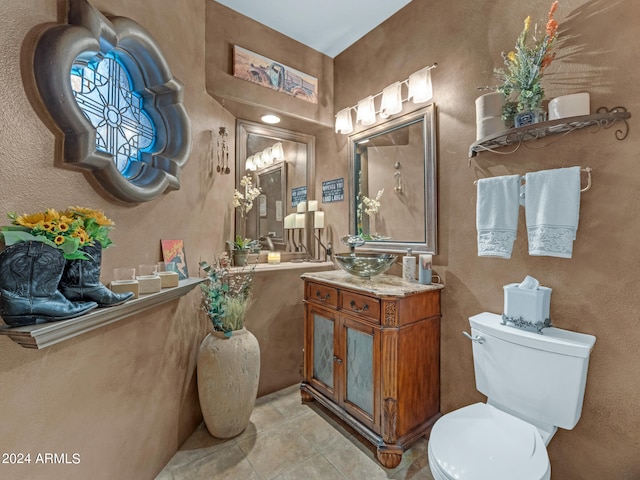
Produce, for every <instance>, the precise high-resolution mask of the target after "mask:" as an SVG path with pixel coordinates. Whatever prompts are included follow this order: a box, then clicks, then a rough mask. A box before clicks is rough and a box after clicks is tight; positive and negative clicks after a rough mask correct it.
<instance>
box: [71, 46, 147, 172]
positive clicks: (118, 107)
mask: <svg viewBox="0 0 640 480" xmlns="http://www.w3.org/2000/svg"><path fill="white" fill-rule="evenodd" d="M71 88H72V90H73V94H74V97H75V100H76V102H77V103H78V106H79V107H80V109H81V110H82V112H83V113H84V115H85V117H87V119H88V120H89V122H91V125H93V127H94V128H95V130H96V149H97V150H100V151H103V152H106V153H110V154H111V155H113V161H114V162H115V164H116V167H117V169H118V171H119V172H120V173H121V174H122V175H123V176H124V177H125V178H132V177H134V176H135V175H136V174H137V173H138V172H139V171H140V166H141V165H140V164H139V163H138V162H142V161H143V160H142V153H143V152H148V151H151V150H152V148H153V147H154V143H155V138H156V135H155V126H154V124H153V122H152V120H151V118H150V117H149V115H148V114H147V113H146V112H145V111H144V110H143V102H142V97H141V96H140V95H138V94H137V93H135V92H134V91H133V89H132V82H131V78H130V76H129V74H128V72H127V69H126V68H125V67H124V65H123V64H122V63H120V62H119V61H118V60H117V59H116V58H115V57H114V56H113V55H106V56H104V57H99V56H96V57H94V59H93V60H92V61H91V62H88V63H86V64H84V63H75V64H74V65H73V67H72V69H71Z"/></svg>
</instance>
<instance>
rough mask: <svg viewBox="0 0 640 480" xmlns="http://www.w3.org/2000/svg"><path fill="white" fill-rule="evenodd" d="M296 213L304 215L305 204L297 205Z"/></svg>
mask: <svg viewBox="0 0 640 480" xmlns="http://www.w3.org/2000/svg"><path fill="white" fill-rule="evenodd" d="M296 208H297V212H298V213H304V212H306V211H307V202H300V203H298V205H297V207H296Z"/></svg>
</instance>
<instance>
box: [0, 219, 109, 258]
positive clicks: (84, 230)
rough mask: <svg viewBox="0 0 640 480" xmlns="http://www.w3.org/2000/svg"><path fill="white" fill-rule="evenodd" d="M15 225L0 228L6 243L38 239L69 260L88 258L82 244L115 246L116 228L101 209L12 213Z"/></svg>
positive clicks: (105, 246) (104, 246)
mask: <svg viewBox="0 0 640 480" xmlns="http://www.w3.org/2000/svg"><path fill="white" fill-rule="evenodd" d="M7 216H8V217H9V219H10V220H11V225H7V226H3V227H0V234H1V235H2V236H3V237H4V243H5V245H7V246H9V245H13V244H15V243H20V242H29V241H37V242H43V243H46V244H48V245H50V246H52V247H55V248H58V249H60V250H62V254H63V255H64V257H65V258H66V259H67V260H76V259H86V258H87V256H86V254H85V253H84V252H83V251H82V250H81V248H82V247H85V246H88V245H95V243H96V242H97V243H99V244H100V245H101V246H102V248H107V247H108V246H109V245H111V243H112V242H111V239H110V238H109V234H110V232H111V229H113V227H114V225H115V224H114V223H113V221H111V220H110V219H108V218H107V217H106V216H105V214H104V213H103V212H102V211H100V210H94V209H91V208H85V207H68V208H67V209H66V210H65V211H63V212H58V211H57V210H55V209H53V208H49V209H47V210H46V211H44V212H37V213H31V214H23V215H18V214H16V213H15V212H12V213H8V214H7Z"/></svg>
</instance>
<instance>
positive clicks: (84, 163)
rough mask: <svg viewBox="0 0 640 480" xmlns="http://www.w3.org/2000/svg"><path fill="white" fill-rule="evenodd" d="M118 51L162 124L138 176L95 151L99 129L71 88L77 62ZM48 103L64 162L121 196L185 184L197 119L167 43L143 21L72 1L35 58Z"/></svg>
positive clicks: (141, 196)
mask: <svg viewBox="0 0 640 480" xmlns="http://www.w3.org/2000/svg"><path fill="white" fill-rule="evenodd" d="M107 54H112V55H114V56H116V57H117V59H118V61H120V62H121V63H122V64H123V65H124V67H125V68H126V69H127V71H128V73H129V76H130V78H131V82H132V90H133V91H134V92H135V93H136V94H138V95H139V96H140V97H141V98H142V105H143V108H144V110H145V111H146V112H147V113H148V114H149V115H150V117H151V118H152V120H153V122H154V125H155V128H156V132H155V133H156V139H155V144H154V145H155V146H154V148H153V151H151V152H144V153H143V154H142V160H143V168H141V169H140V172H139V173H138V174H137V175H135V177H132V178H126V177H125V176H123V175H122V174H121V173H120V171H119V170H118V168H117V166H116V164H115V162H114V158H113V155H111V154H110V153H106V152H103V151H99V150H97V149H96V130H95V128H94V127H93V125H92V124H91V122H90V121H89V120H88V119H87V117H86V116H85V115H84V113H83V111H82V109H81V108H80V107H79V106H78V104H77V102H76V100H75V96H74V92H73V89H72V86H71V81H70V74H71V69H72V67H73V65H74V63H77V62H78V61H87V62H88V61H90V60H91V59H93V58H94V57H96V55H102V56H104V55H107ZM33 70H34V75H35V81H36V86H37V88H38V92H39V93H40V97H41V99H42V102H43V103H44V106H45V107H46V108H47V110H48V112H49V114H50V115H51V117H52V119H53V121H54V122H55V123H56V124H57V126H58V128H59V129H60V130H61V131H62V134H63V137H64V138H63V146H64V148H63V150H64V152H63V162H64V163H65V164H66V165H67V166H68V167H70V168H73V169H79V170H84V171H87V172H89V173H91V174H92V175H93V176H94V177H95V179H96V180H97V181H98V183H99V184H100V185H101V186H102V188H104V190H105V191H106V192H107V193H109V194H111V195H112V196H114V197H115V198H117V199H119V200H122V201H125V202H129V203H139V202H146V201H150V200H153V199H154V198H156V197H158V196H159V195H161V194H162V193H164V192H165V191H171V190H178V189H179V188H180V170H181V168H182V167H183V166H184V165H185V164H186V162H187V160H188V157H189V153H190V152H191V124H190V121H189V118H188V115H187V113H186V109H185V108H184V106H183V105H182V100H183V88H182V84H181V83H180V82H179V81H178V80H177V79H175V78H174V77H173V75H172V74H171V70H170V69H169V66H168V65H167V62H166V61H165V59H164V57H163V55H162V53H161V51H160V48H159V47H158V45H157V44H156V42H155V41H154V40H153V38H152V37H151V35H150V34H149V33H148V32H147V31H146V30H145V29H144V28H142V27H141V26H140V25H139V24H138V23H136V22H134V21H133V20H131V19H129V18H125V17H109V18H107V17H105V16H104V15H102V14H101V13H100V12H99V11H98V10H97V9H95V8H94V7H93V6H92V5H91V4H90V3H89V2H88V1H86V0H70V1H69V13H68V24H63V25H54V26H52V27H50V28H48V29H46V30H45V31H44V33H43V34H42V35H41V36H40V38H39V39H38V42H37V45H36V48H35V54H34V62H33Z"/></svg>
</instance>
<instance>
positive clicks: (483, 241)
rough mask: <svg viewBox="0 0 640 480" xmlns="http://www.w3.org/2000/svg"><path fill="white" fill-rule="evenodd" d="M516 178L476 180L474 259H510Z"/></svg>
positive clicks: (515, 219) (514, 228) (517, 187)
mask: <svg viewBox="0 0 640 480" xmlns="http://www.w3.org/2000/svg"><path fill="white" fill-rule="evenodd" d="M519 193H520V176H519V175H507V176H503V177H493V178H483V179H480V180H478V201H477V204H476V228H477V230H478V256H479V257H500V258H511V251H512V250H513V242H514V241H515V239H516V232H517V230H518V209H519V208H520V203H519V201H518V199H519Z"/></svg>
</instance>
